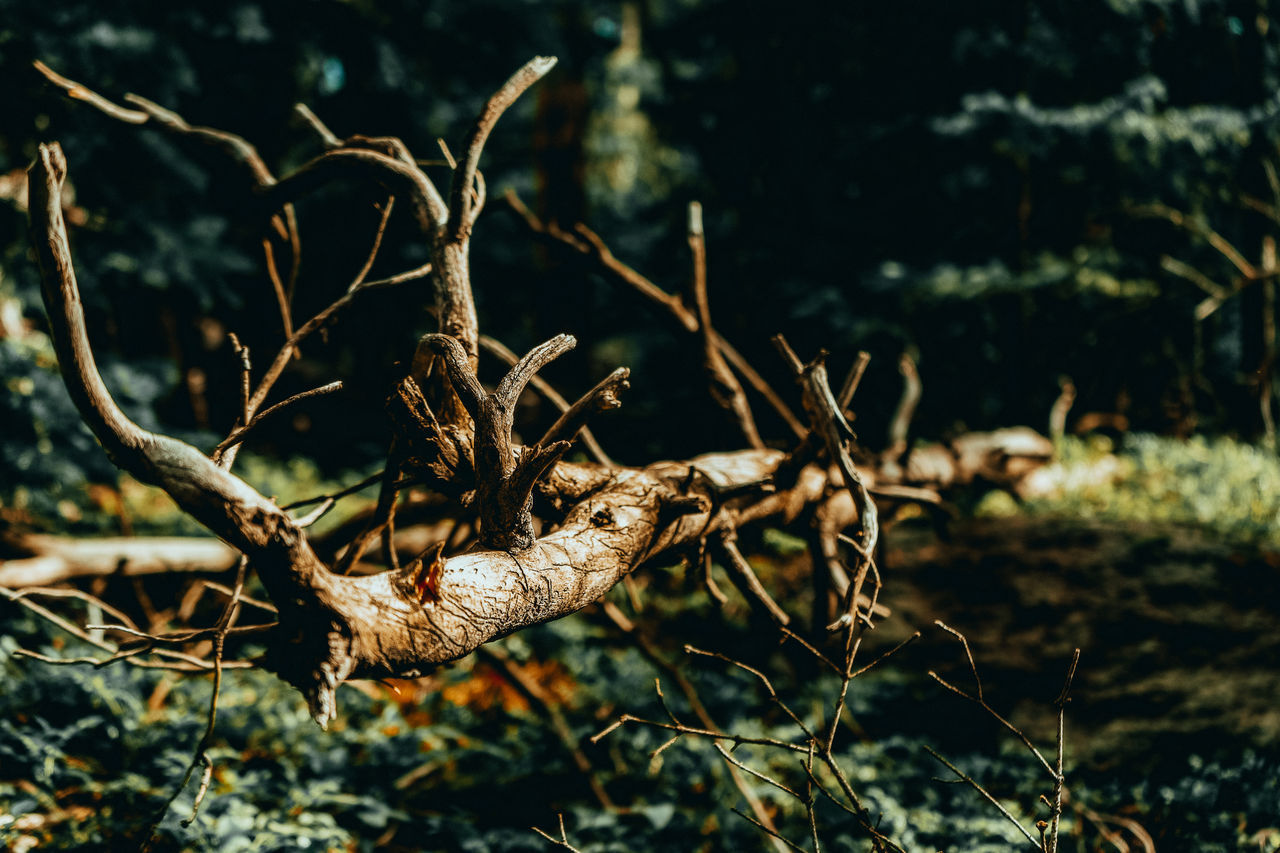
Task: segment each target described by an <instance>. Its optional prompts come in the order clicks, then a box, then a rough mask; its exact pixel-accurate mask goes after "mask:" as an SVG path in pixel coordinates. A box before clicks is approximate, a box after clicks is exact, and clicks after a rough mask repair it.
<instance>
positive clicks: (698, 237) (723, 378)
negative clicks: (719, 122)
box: [689, 201, 764, 447]
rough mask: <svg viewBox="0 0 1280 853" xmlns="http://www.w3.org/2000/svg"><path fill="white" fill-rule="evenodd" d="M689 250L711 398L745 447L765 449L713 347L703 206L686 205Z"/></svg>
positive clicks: (738, 386)
mask: <svg viewBox="0 0 1280 853" xmlns="http://www.w3.org/2000/svg"><path fill="white" fill-rule="evenodd" d="M689 249H690V251H691V252H692V253H693V301H694V304H695V305H696V306H697V308H698V333H699V335H700V336H701V337H702V365H703V368H704V369H705V370H706V372H707V377H708V380H709V382H710V388H711V397H712V399H714V400H715V401H716V404H717V405H719V406H720V408H722V409H724V410H725V411H727V412H728V413H729V414H731V415H732V416H733V418H734V420H735V421H737V423H738V428H739V429H741V430H742V434H743V436H744V437H745V438H746V439H747V444H749V445H750V446H751V447H764V441H762V440H761V438H760V433H759V432H757V431H756V422H755V418H753V417H752V415H751V407H750V406H749V405H748V404H747V395H746V394H745V393H744V392H743V390H742V384H741V383H740V382H738V377H736V376H734V375H733V371H731V370H729V365H728V364H726V363H725V360H724V355H723V354H721V352H720V347H719V346H717V345H716V337H715V335H714V329H713V328H712V325H711V303H710V300H709V299H708V298H707V240H706V235H705V233H704V232H703V228H702V205H701V204H699V203H698V202H696V201H694V202H690V203H689Z"/></svg>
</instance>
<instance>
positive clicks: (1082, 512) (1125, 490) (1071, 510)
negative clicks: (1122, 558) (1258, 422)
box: [979, 433, 1280, 547]
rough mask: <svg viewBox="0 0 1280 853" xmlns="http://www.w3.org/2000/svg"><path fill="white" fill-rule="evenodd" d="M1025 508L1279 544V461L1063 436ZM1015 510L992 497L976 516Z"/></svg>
mask: <svg viewBox="0 0 1280 853" xmlns="http://www.w3.org/2000/svg"><path fill="white" fill-rule="evenodd" d="M1042 477H1043V479H1041V480H1040V481H1039V482H1041V483H1042V484H1043V487H1044V488H1045V489H1046V490H1047V493H1046V494H1044V495H1042V496H1038V497H1032V498H1030V499H1028V500H1027V501H1026V503H1025V505H1024V507H1025V510H1026V511H1028V512H1032V513H1040V514H1052V515H1059V516H1062V517H1064V518H1084V519H1089V518H1097V519H1105V520H1111V521H1126V522H1137V523H1144V522H1156V523H1172V524H1182V525H1194V526H1197V527H1200V528H1203V529H1204V530H1206V531H1209V532H1211V533H1212V535H1214V536H1215V537H1219V538H1221V539H1222V540H1223V541H1243V542H1253V543H1259V544H1266V545H1270V546H1272V547H1274V546H1276V545H1278V544H1280V525H1278V524H1277V519H1280V457H1278V456H1277V455H1276V453H1275V452H1274V451H1272V450H1268V449H1266V448H1264V447H1260V446H1258V445H1254V444H1247V443H1244V442H1240V441H1236V440H1234V439H1230V438H1205V437H1203V436H1194V437H1192V438H1190V439H1187V440H1180V439H1172V438H1164V437H1161V436H1155V435H1150V434H1146V433H1134V434H1129V435H1126V436H1125V437H1124V439H1123V442H1122V444H1121V447H1120V449H1119V451H1118V452H1114V453H1113V451H1112V443H1111V440H1110V439H1108V438H1106V437H1105V436H1089V437H1086V438H1077V437H1074V436H1068V437H1066V438H1064V439H1063V440H1062V441H1061V442H1060V443H1059V445H1058V459H1057V461H1056V462H1055V463H1054V464H1053V466H1051V467H1050V468H1049V469H1048V470H1046V471H1044V472H1042ZM1018 511H1021V510H1020V509H1019V507H1017V506H1015V505H1012V504H1011V503H1010V502H1009V499H1008V497H1007V496H1003V497H1002V496H1000V495H996V494H992V495H990V496H988V498H987V499H986V501H985V503H984V504H982V505H980V507H979V512H980V513H985V514H989V515H991V514H1006V513H1010V512H1018Z"/></svg>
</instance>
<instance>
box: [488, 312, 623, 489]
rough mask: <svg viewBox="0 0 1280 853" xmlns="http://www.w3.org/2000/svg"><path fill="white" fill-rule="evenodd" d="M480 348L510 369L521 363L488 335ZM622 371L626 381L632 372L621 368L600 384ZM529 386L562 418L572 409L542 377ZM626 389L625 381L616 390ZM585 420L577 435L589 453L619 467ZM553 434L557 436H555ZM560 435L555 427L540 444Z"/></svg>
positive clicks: (591, 395)
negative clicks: (624, 373) (555, 409)
mask: <svg viewBox="0 0 1280 853" xmlns="http://www.w3.org/2000/svg"><path fill="white" fill-rule="evenodd" d="M480 346H481V348H482V349H485V350H488V351H489V352H491V353H493V354H494V355H496V356H497V357H498V358H500V359H502V361H503V362H505V363H506V365H507V366H508V367H515V366H516V364H517V363H518V362H519V361H520V357H519V356H518V355H516V354H515V353H514V352H512V351H511V350H510V349H508V348H507V347H506V346H505V345H503V344H502V342H500V341H497V340H495V339H493V338H491V337H488V336H487V335H481V336H480ZM620 371H627V374H626V375H624V376H623V377H622V379H624V380H625V379H626V378H627V375H629V374H630V371H629V370H628V369H627V368H625V367H619V368H618V369H617V370H615V371H614V372H613V373H611V374H609V376H608V377H606V379H605V380H604V381H603V382H601V383H600V384H601V385H603V384H604V383H605V382H608V381H610V380H611V379H613V378H614V377H616V376H617V375H618V374H619V372H620ZM529 384H530V385H532V386H533V387H534V388H535V389H536V390H537V391H538V393H539V394H541V395H542V396H544V397H546V398H547V399H548V400H550V401H551V404H552V405H553V406H555V407H556V408H557V409H559V410H560V412H561V415H562V416H563V415H564V414H565V413H567V412H568V411H569V409H570V408H572V407H571V406H570V405H569V401H568V400H566V399H565V398H564V397H563V396H561V395H560V393H559V392H558V391H556V389H555V388H553V387H551V384H550V383H548V382H547V381H546V380H545V379H543V378H542V377H541V376H536V375H535V376H532V377H530V379H529ZM596 387H597V388H599V387H600V386H599V385H597V386H596ZM625 387H628V386H627V383H626V382H625V381H622V382H618V383H617V386H616V390H622V389H623V388H625ZM594 394H595V389H592V391H590V392H588V393H587V394H586V395H584V396H583V398H582V399H580V400H579V401H578V403H582V402H583V401H584V400H587V399H588V398H591V397H593V395H594ZM608 399H609V398H608V397H607V396H606V397H603V398H601V400H600V402H601V403H607V402H608ZM575 405H576V404H575ZM605 407H606V408H613V407H612V406H611V405H606V406H605ZM574 419H575V420H576V419H577V416H576V415H575V416H574ZM564 420H565V418H564V417H561V418H559V419H558V420H557V421H556V423H557V424H559V423H560V422H561V421H564ZM583 420H584V423H583V425H582V426H581V427H579V428H578V430H577V433H576V434H577V435H578V436H580V437H581V438H582V443H583V445H584V446H585V447H586V448H587V452H588V453H590V454H591V455H592V457H594V458H595V460H596V461H597V462H599V463H600V464H602V465H607V466H608V467H610V468H615V467H617V465H616V463H614V461H613V460H612V459H610V458H609V455H608V454H607V453H605V452H604V448H602V447H601V446H600V443H599V442H597V441H596V438H595V436H594V435H592V433H591V428H590V427H588V426H586V424H585V418H584V419H583ZM562 429H563V428H562ZM553 433H555V434H554V435H553ZM559 433H560V430H556V427H554V426H553V427H552V428H551V430H549V431H548V434H547V435H544V436H543V438H542V441H541V442H540V443H541V444H546V443H547V441H548V436H550V437H551V440H555V439H556V438H557V437H558V435H559Z"/></svg>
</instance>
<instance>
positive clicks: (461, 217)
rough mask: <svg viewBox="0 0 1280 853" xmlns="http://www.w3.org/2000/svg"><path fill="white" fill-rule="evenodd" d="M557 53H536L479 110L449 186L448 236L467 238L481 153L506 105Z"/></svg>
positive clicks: (551, 63)
mask: <svg viewBox="0 0 1280 853" xmlns="http://www.w3.org/2000/svg"><path fill="white" fill-rule="evenodd" d="M555 64H556V58H555V57H554V56H535V57H534V58H533V59H531V60H529V61H528V62H526V63H525V64H524V66H523V67H521V68H520V70H519V71H517V72H516V73H515V74H512V75H511V77H510V78H509V79H508V80H507V82H506V83H503V84H502V88H500V89H499V90H498V91H496V92H494V93H493V94H492V95H491V96H489V100H487V101H485V103H484V106H483V107H482V108H481V109H480V114H479V115H478V116H476V120H475V123H474V124H473V125H472V127H471V132H470V133H468V134H467V140H466V142H465V143H464V144H463V152H464V153H463V158H462V163H461V165H460V166H459V168H458V169H457V170H456V171H455V172H454V175H453V185H452V187H451V188H450V190H449V224H448V229H447V230H448V234H449V239H450V240H451V241H453V242H458V241H461V240H465V239H466V237H467V235H468V233H469V232H470V230H471V206H472V204H473V203H474V198H473V196H472V187H473V184H474V182H475V177H476V168H477V167H478V166H479V165H480V153H481V152H482V151H483V150H484V143H485V141H486V140H487V139H488V138H489V132H490V131H492V130H493V127H494V125H496V124H497V123H498V119H499V118H501V117H502V114H503V113H504V112H506V110H507V108H508V107H510V106H511V105H512V104H513V103H515V101H516V99H517V98H519V97H520V96H521V95H522V94H523V93H524V91H525V90H526V89H528V88H529V87H530V86H532V85H533V84H534V83H536V82H538V81H539V80H541V79H542V77H543V76H544V75H545V74H546V73H547V72H548V71H550V70H551V69H552V68H553V67H555Z"/></svg>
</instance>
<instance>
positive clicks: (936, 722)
mask: <svg viewBox="0 0 1280 853" xmlns="http://www.w3.org/2000/svg"><path fill="white" fill-rule="evenodd" d="M888 542H889V548H888V550H887V553H886V559H885V562H886V563H887V566H886V569H885V572H884V577H885V587H884V592H883V593H882V600H883V601H884V602H885V603H887V604H888V605H889V606H890V607H892V608H893V610H894V615H893V617H892V618H890V619H888V620H885V621H884V623H883V624H882V625H881V626H880V628H879V629H878V630H877V632H876V633H878V634H880V635H881V636H880V637H879V641H880V642H891V641H895V640H898V639H901V638H904V637H905V636H907V635H908V634H910V632H911V631H912V630H916V629H919V630H921V631H922V633H923V636H922V638H921V640H920V641H919V642H917V643H915V644H914V645H913V646H912V647H910V648H909V649H908V650H907V651H906V652H904V653H903V657H902V658H901V659H899V660H898V661H897V669H898V670H900V671H902V672H907V673H920V674H921V675H922V676H923V677H922V679H921V681H925V682H927V681H928V678H927V675H924V673H926V672H927V671H928V670H929V669H934V670H937V671H938V672H939V674H941V675H942V676H943V677H945V678H947V679H948V680H949V681H950V682H951V683H953V684H955V685H957V686H958V687H961V688H962V689H965V690H970V691H971V690H972V685H973V678H972V675H971V673H970V672H969V668H968V664H967V661H966V659H965V656H964V652H963V649H962V648H961V647H960V645H959V644H958V643H957V642H956V641H955V640H954V639H953V638H952V637H951V636H949V635H948V634H946V633H944V632H942V631H940V630H938V629H937V628H935V627H933V622H934V620H942V621H944V622H946V623H947V624H948V625H950V626H952V627H954V628H956V629H957V630H960V631H962V632H963V633H964V634H965V635H966V636H967V638H968V640H969V643H970V645H971V647H972V650H973V655H974V658H975V660H976V662H977V664H978V669H979V673H980V675H981V677H982V681H983V686H984V689H985V695H986V698H987V700H988V702H990V703H991V704H992V705H993V706H994V707H995V708H996V709H997V710H999V711H1000V712H1001V713H1005V714H1007V715H1008V716H1010V718H1011V719H1012V720H1013V721H1014V723H1015V724H1017V725H1019V726H1022V727H1024V728H1025V730H1026V732H1027V734H1028V735H1029V736H1030V737H1031V739H1032V740H1033V741H1034V742H1035V743H1037V745H1039V746H1040V748H1041V750H1042V751H1044V752H1045V753H1046V754H1049V751H1050V750H1051V749H1052V747H1053V743H1054V734H1053V732H1054V726H1055V719H1054V711H1053V707H1052V702H1053V700H1054V698H1056V696H1057V694H1058V691H1059V690H1060V689H1061V687H1062V680H1063V676H1064V674H1065V671H1066V667H1067V663H1068V661H1069V660H1070V656H1071V652H1072V649H1074V648H1077V647H1078V648H1080V649H1081V658H1080V666H1079V672H1078V675H1077V678H1076V681H1075V684H1074V687H1073V689H1072V693H1071V696H1072V701H1071V703H1070V704H1069V706H1068V709H1067V753H1068V763H1069V765H1074V766H1075V767H1076V768H1078V769H1081V770H1084V771H1085V772H1086V774H1088V775H1091V776H1095V777H1100V776H1108V777H1111V778H1114V779H1116V780H1117V781H1122V782H1123V781H1132V782H1137V781H1138V780H1140V779H1150V778H1173V779H1176V778H1179V777H1180V776H1181V774H1183V773H1185V772H1186V770H1187V768H1188V766H1189V764H1190V766H1196V765H1197V764H1201V763H1203V762H1204V761H1205V760H1208V759H1211V758H1213V757H1215V756H1220V755H1234V756H1237V759H1236V760H1238V756H1239V755H1241V754H1242V753H1244V752H1246V751H1251V750H1252V751H1257V752H1260V753H1269V754H1272V755H1274V754H1276V753H1280V666H1278V664H1280V552H1278V551H1275V550H1268V549H1267V548H1265V547H1258V546H1251V545H1239V544H1237V545H1231V544H1223V543H1222V542H1220V541H1217V540H1215V538H1214V537H1213V535H1212V534H1211V533H1210V532H1208V531H1205V530H1203V529H1200V528H1196V527H1193V526H1173V525H1167V524H1164V525H1153V524H1135V523H1133V522H1123V523H1122V522H1100V521H1088V520H1080V519H1061V518H1051V517H1050V518H1046V517H1036V516H1031V517H1027V516H1022V517H1011V518H999V519H982V518H978V519H970V520H966V521H963V522H959V523H957V524H955V525H953V527H952V530H951V531H950V535H949V536H944V537H939V536H937V535H935V533H934V532H933V531H932V530H931V529H928V528H927V527H921V526H918V525H901V526H899V527H898V528H896V529H894V530H892V531H891V532H890V534H889V537H888ZM913 679H914V676H913ZM908 693H912V694H915V696H917V697H918V696H920V695H921V693H920V692H917V690H916V689H913V690H910V691H908ZM932 693H933V695H934V696H935V697H937V696H938V691H937V690H936V687H935V689H934V690H933V691H932ZM939 703H942V704H939ZM961 706H967V707H961ZM882 711H883V713H885V715H886V716H885V720H886V721H892V723H891V724H892V725H895V726H898V727H899V730H901V727H902V726H903V725H904V722H905V724H906V725H908V726H911V727H918V729H919V732H920V733H921V734H931V735H936V736H940V737H944V738H947V739H948V740H950V741H952V742H953V743H954V745H955V746H956V748H963V747H964V746H965V745H972V744H971V738H973V737H976V735H974V734H973V733H974V732H984V735H983V738H985V736H986V735H985V731H990V730H995V729H997V728H998V726H997V724H996V723H995V722H994V721H992V720H990V719H989V718H988V719H986V720H984V719H983V716H984V715H983V714H982V712H981V711H980V709H977V708H976V706H968V703H965V702H964V700H963V699H960V698H959V697H951V696H949V695H945V694H944V695H943V696H942V697H941V698H940V699H939V698H934V699H932V700H928V701H926V702H925V703H923V704H920V703H907V702H904V703H903V704H902V705H901V706H894V707H890V708H887V709H882ZM1278 805H1280V804H1278Z"/></svg>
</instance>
